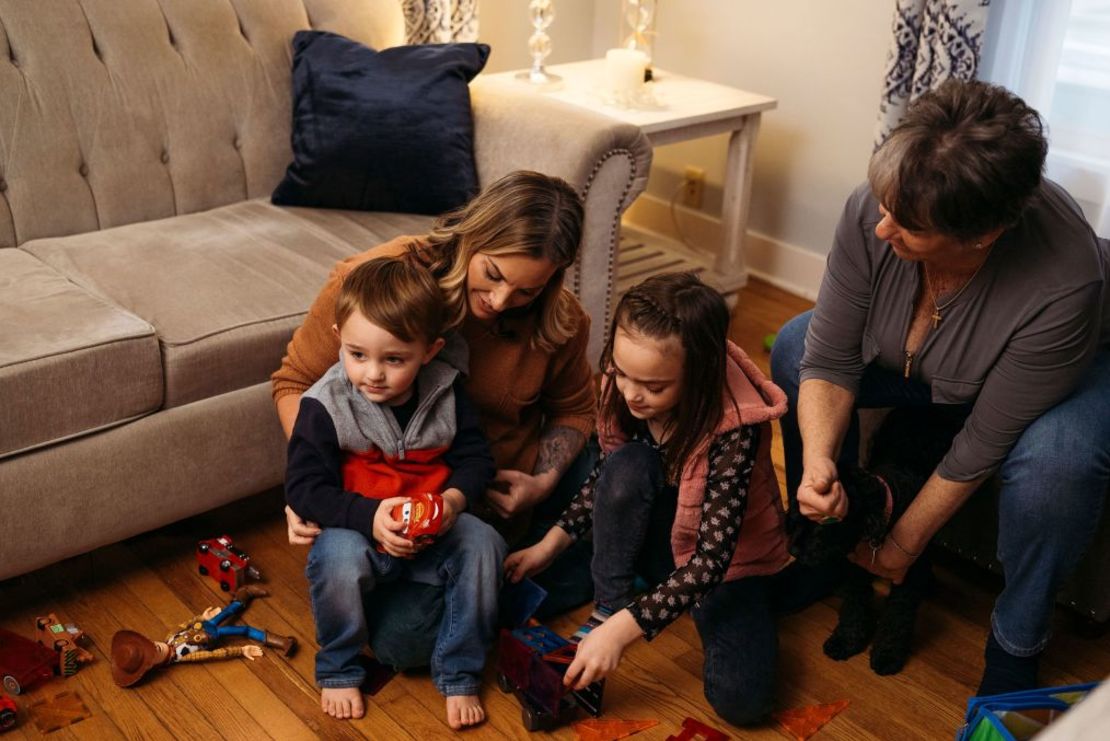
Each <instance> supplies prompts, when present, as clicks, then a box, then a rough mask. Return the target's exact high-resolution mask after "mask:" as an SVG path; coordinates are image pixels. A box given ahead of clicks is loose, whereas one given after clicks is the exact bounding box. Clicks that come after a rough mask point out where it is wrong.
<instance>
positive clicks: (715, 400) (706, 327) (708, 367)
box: [600, 273, 739, 482]
mask: <svg viewBox="0 0 1110 741" xmlns="http://www.w3.org/2000/svg"><path fill="white" fill-rule="evenodd" d="M728 320H729V316H728V307H727V306H726V305H725V301H724V299H723V298H721V296H720V294H718V293H717V292H716V291H715V290H713V289H712V288H710V287H709V286H707V285H705V284H704V283H702V282H701V281H700V280H698V277H697V276H696V275H694V274H693V273H665V274H663V275H657V276H654V277H652V278H648V279H647V280H645V281H644V282H643V283H641V284H639V285H638V286H635V287H634V288H632V289H631V290H629V291H628V293H626V294H624V297H623V298H621V300H620V303H619V304H617V311H616V315H615V316H614V318H613V323H612V325H611V326H610V327H609V336H608V338H607V339H606V342H605V349H604V350H603V351H602V353H601V367H602V369H603V370H604V372H605V373H606V374H607V375H609V376H610V379H609V380H610V382H609V383H608V384H607V385H606V388H605V390H604V392H603V393H602V397H601V409H600V415H601V417H602V419H615V420H616V421H617V425H618V426H619V427H620V429H621V430H622V431H623V432H625V433H626V434H630V433H631V432H633V431H634V430H635V429H637V426H638V425H640V424H642V423H641V422H640V421H638V420H637V419H636V418H635V417H633V416H632V414H631V413H630V412H629V411H628V406H627V405H626V404H625V402H624V397H622V396H621V393H620V391H619V390H618V389H617V384H616V383H615V382H614V381H613V379H612V374H613V339H614V338H615V337H616V334H617V327H620V328H621V329H623V330H624V331H625V332H628V333H632V334H640V335H643V336H646V337H651V338H652V339H657V340H665V339H667V338H668V337H677V338H678V339H679V340H680V342H681V343H682V349H683V350H684V351H685V354H686V356H685V358H684V360H683V370H682V382H681V389H680V395H679V403H678V406H677V407H675V410H674V416H673V417H672V418H671V423H670V425H669V426H668V428H667V429H668V432H669V437H668V442H667V446H666V454H665V456H664V459H663V467H664V470H665V471H666V474H667V479H668V480H669V481H675V482H677V481H678V479H679V477H680V476H681V473H682V468H683V466H684V465H685V464H686V461H687V459H689V458H690V456H691V455H692V454H693V453H694V451H695V450H697V448H698V447H699V445H701V444H702V443H703V442H704V441H705V439H706V438H707V437H709V436H710V435H712V434H713V433H714V431H715V430H716V429H717V425H719V424H720V423H721V418H722V417H723V416H724V402H723V399H724V395H725V394H727V395H728V397H729V399H730V400H731V401H732V404H733V406H734V407H737V404H736V399H734V398H732V392H731V390H730V389H729V388H728V386H727V384H726V382H725V365H726V362H727V358H728V353H727V350H726V343H727V340H728ZM737 409H739V407H737Z"/></svg>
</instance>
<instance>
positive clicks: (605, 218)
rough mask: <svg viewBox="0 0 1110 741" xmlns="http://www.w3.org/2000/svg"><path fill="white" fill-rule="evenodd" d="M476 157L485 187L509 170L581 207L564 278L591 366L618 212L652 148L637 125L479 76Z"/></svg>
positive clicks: (636, 190) (608, 288) (605, 307)
mask: <svg viewBox="0 0 1110 741" xmlns="http://www.w3.org/2000/svg"><path fill="white" fill-rule="evenodd" d="M470 91H471V99H472V106H473V110H474V157H475V161H476V163H477V168H478V179H479V181H480V182H481V183H482V185H483V186H485V185H486V184H488V183H491V182H493V181H494V180H497V179H498V178H500V177H502V176H503V175H506V174H508V173H509V172H512V171H513V170H536V171H538V172H543V173H546V174H549V175H555V176H558V177H561V178H563V179H564V180H566V181H567V182H568V183H570V184H571V186H573V187H574V188H575V189H577V190H578V192H579V193H581V194H582V197H583V198H584V199H585V204H586V223H585V225H584V231H583V235H582V248H581V251H580V254H579V258H578V264H577V265H576V266H575V270H574V271H573V274H572V275H568V287H569V288H571V290H573V291H574V293H575V294H576V295H577V296H578V298H579V300H581V302H582V305H583V306H584V307H585V309H586V312H587V313H588V314H589V315H590V319H591V320H592V321H591V325H590V346H589V357H590V362H591V363H593V364H596V363H597V360H598V357H599V356H600V354H601V348H602V345H603V344H604V338H605V332H606V330H607V329H608V326H609V319H610V312H611V311H612V309H613V308H614V307H613V305H612V303H613V302H612V297H613V290H614V288H615V285H616V252H617V244H618V240H619V238H620V219H621V214H622V213H624V210H625V209H627V208H628V207H629V206H630V205H631V204H632V201H633V200H635V198H636V196H638V195H639V194H640V193H641V192H642V191H643V190H644V188H645V187H646V186H647V178H648V170H649V169H650V167H651V144H649V143H648V140H647V137H645V136H644V134H643V133H642V132H641V131H640V129H639V128H637V127H636V126H633V125H631V124H625V123H620V122H618V121H615V120H613V119H611V118H607V117H606V116H603V115H601V114H598V113H594V112H592V111H588V110H585V109H583V108H579V107H577V106H574V105H571V104H569V103H564V102H563V101H559V100H554V99H552V98H549V97H546V96H544V95H541V94H539V93H536V92H534V91H531V90H528V89H526V88H522V87H516V86H506V85H505V84H504V83H500V82H488V81H483V80H482V79H481V78H478V79H477V80H475V81H474V83H473V84H472V85H471V86H470Z"/></svg>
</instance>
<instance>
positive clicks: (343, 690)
mask: <svg viewBox="0 0 1110 741" xmlns="http://www.w3.org/2000/svg"><path fill="white" fill-rule="evenodd" d="M320 707H321V708H323V710H324V712H325V713H327V714H328V715H330V716H331V717H333V718H339V719H340V720H346V719H347V718H361V717H362V716H364V715H366V705H365V704H364V703H363V701H362V691H361V690H360V689H359V688H358V687H325V688H324V689H323V690H321V692H320Z"/></svg>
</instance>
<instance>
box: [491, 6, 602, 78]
mask: <svg viewBox="0 0 1110 741" xmlns="http://www.w3.org/2000/svg"><path fill="white" fill-rule="evenodd" d="M594 6H595V2H594V0H555V21H554V22H553V23H552V24H551V25H550V26H549V27H548V29H547V34H548V35H549V36H550V37H551V56H550V57H548V58H547V62H548V63H549V64H560V63H562V62H574V61H577V60H579V59H589V58H590V57H592V56H593V31H592V28H593V22H594V12H595V7H594ZM618 7H619V2H618ZM614 28H615V27H614ZM614 33H616V31H614ZM531 35H532V22H531V21H530V20H529V17H528V0H478V37H479V40H480V41H482V42H483V43H486V44H489V45H490V57H489V62H488V63H487V64H486V71H488V72H504V71H505V70H510V69H522V68H524V67H529V66H531V64H532V57H531V55H529V53H528V37H529V36H531Z"/></svg>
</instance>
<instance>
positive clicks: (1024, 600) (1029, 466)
mask: <svg viewBox="0 0 1110 741" xmlns="http://www.w3.org/2000/svg"><path fill="white" fill-rule="evenodd" d="M811 316H812V312H806V313H804V314H800V315H799V316H797V317H795V318H794V319H791V320H790V321H789V322H787V323H786V325H784V326H783V328H782V330H780V331H779V334H778V338H777V339H776V341H775V346H774V349H773V350H772V352H771V377H772V379H773V380H774V381H775V383H777V384H778V385H779V386H780V387H781V388H782V389H783V391H785V392H786V395H787V398H788V400H789V405H790V411H789V412H788V413H787V415H786V416H785V417H783V418H782V433H783V447H784V448H785V453H786V481H787V487H788V493H789V495H790V501H791V507H792V508H793V507H795V506H796V499H797V490H798V485H799V483H800V482H801V477H802V440H801V435H800V433H799V431H798V418H797V403H798V386H799V379H798V375H799V368H800V365H801V360H802V355H803V353H804V351H805V336H806V330H807V329H808V327H809V320H810V317H811ZM931 403H932V401H931V398H930V392H929V387H928V386H926V385H925V384H923V383H920V382H917V381H907V380H906V379H904V378H902V376H901V375H900V374H898V373H894V372H891V371H888V370H885V369H882V368H879V367H877V366H875V365H871V366H869V367H868V368H867V369H866V371H865V372H864V375H863V378H862V379H861V382H860V389H859V393H858V395H857V397H856V408H874V407H892V406H909V405H912V406H922V405H928V404H931ZM858 451H859V427H858V424H857V422H856V419H855V415H853V418H852V421H851V426H850V429H849V431H848V434H847V435H846V437H845V441H844V445H843V447H842V450H841V461H843V462H849V461H852V462H854V461H855V460H857V459H858ZM998 473H999V476H1000V479H1001V484H1002V488H1001V493H1000V497H999V513H998V531H999V535H998V560H999V561H1000V562H1001V564H1002V571H1003V574H1004V576H1005V587H1004V588H1003V590H1002V593H1001V594H999V596H998V599H997V600H996V601H995V604H994V612H993V614H992V615H991V625H992V630H993V632H994V636H995V639H996V640H997V641H998V643H999V645H1001V646H1002V648H1004V649H1005V650H1006V651H1007V652H1008V653H1010V654H1012V655H1014V656H1032V655H1035V654H1037V653H1039V652H1040V651H1041V650H1043V649H1044V646H1045V644H1046V643H1047V641H1048V635H1049V626H1050V622H1051V618H1052V608H1053V602H1054V599H1055V596H1056V592H1057V591H1058V590H1059V589H1060V587H1061V586H1062V584H1063V582H1064V580H1065V579H1066V578H1067V576H1068V575H1069V574H1070V573H1071V572H1072V570H1073V569H1074V568H1075V566H1076V565H1077V563H1078V562H1079V559H1080V558H1081V557H1082V555H1083V553H1084V551H1085V550H1086V549H1087V547H1088V546H1089V545H1090V543H1091V540H1092V539H1093V538H1094V535H1095V532H1096V531H1097V528H1098V524H1099V519H1100V518H1101V516H1102V510H1103V505H1104V503H1105V501H1106V496H1107V490H1108V488H1110V350H1107V349H1106V348H1103V349H1101V350H1100V351H1099V352H1098V354H1097V355H1096V356H1095V359H1094V363H1093V364H1092V366H1091V368H1090V369H1089V370H1088V372H1087V374H1086V376H1084V379H1083V381H1081V382H1080V384H1079V386H1078V387H1077V388H1076V389H1075V391H1073V392H1072V394H1071V395H1070V396H1069V397H1067V398H1066V399H1064V400H1063V401H1061V402H1060V403H1059V404H1057V405H1056V406H1055V407H1053V408H1052V409H1049V410H1048V411H1046V412H1045V413H1044V414H1042V415H1041V416H1040V417H1039V418H1037V419H1036V420H1034V421H1033V422H1032V423H1031V424H1030V425H1029V426H1028V427H1027V428H1026V429H1025V432H1024V433H1022V435H1021V437H1020V438H1018V441H1017V443H1016V444H1015V445H1014V447H1013V449H1011V451H1010V453H1009V455H1007V457H1006V460H1005V461H1004V462H1003V464H1002V466H1001V468H1000V469H999V472H998Z"/></svg>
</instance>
